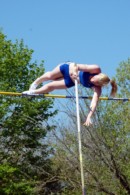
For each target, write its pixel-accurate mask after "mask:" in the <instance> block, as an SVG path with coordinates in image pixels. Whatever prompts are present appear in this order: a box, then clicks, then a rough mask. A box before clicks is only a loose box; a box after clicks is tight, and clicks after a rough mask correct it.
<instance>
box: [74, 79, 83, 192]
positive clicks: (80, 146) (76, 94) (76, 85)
mask: <svg viewBox="0 0 130 195" xmlns="http://www.w3.org/2000/svg"><path fill="white" fill-rule="evenodd" d="M75 96H76V113H77V128H78V142H79V160H80V169H81V182H82V195H86V192H85V184H84V170H83V157H82V142H81V125H80V115H79V97H78V82H77V80H75Z"/></svg>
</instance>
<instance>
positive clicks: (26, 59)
mask: <svg viewBox="0 0 130 195" xmlns="http://www.w3.org/2000/svg"><path fill="white" fill-rule="evenodd" d="M32 53H33V50H31V49H28V47H27V46H24V42H23V40H21V41H20V42H18V41H17V40H16V42H15V43H12V42H11V40H7V37H6V36H5V35H4V34H3V33H2V32H0V78H1V79H0V91H11V92H22V91H24V90H27V89H28V88H29V85H30V83H31V82H32V81H33V80H34V79H35V78H37V77H38V76H39V75H41V74H43V73H44V67H43V62H41V64H40V65H38V64H37V62H31V61H32ZM52 107H53V101H52V100H51V99H44V98H40V99H38V98H30V97H29V98H27V97H13V96H12V97H11V96H10V97H9V96H2V95H1V96H0V145H1V151H0V161H1V165H2V167H1V170H2V173H1V174H4V175H5V180H3V179H2V177H0V183H1V185H2V186H4V187H3V189H1V190H3V191H2V193H3V194H26V190H27V188H29V189H30V192H29V191H28V193H27V194H29V193H30V194H31V188H34V186H35V190H36V191H37V190H38V191H39V192H38V193H39V194H40V190H41V189H39V188H37V186H40V184H41V183H43V182H44V183H46V185H44V187H43V188H42V191H43V192H45V194H48V192H49V188H50V189H51V185H50V184H48V182H47V181H50V177H52V175H51V172H52V169H51V160H50V154H51V153H52V148H50V147H48V145H47V144H46V136H47V133H48V132H49V131H51V129H53V126H50V125H48V124H47V120H48V118H50V117H53V116H54V115H55V114H56V111H52V109H51V108H52ZM3 171H4V172H3ZM8 171H9V172H10V173H9V174H10V177H6V175H7V174H8ZM17 175H19V177H17ZM16 177H17V179H16ZM22 181H24V182H23V183H22ZM29 182H32V183H33V185H31V184H30V183H29ZM16 183H17V184H18V185H16ZM34 183H35V185H34ZM6 184H7V186H6ZM8 184H9V185H8ZM10 184H11V185H10ZM22 184H23V186H24V187H25V186H26V188H25V192H23V190H24V187H23V188H22V190H21V186H22ZM12 185H13V188H11V186H12ZM32 186H33V187H32ZM4 189H6V190H5V191H4ZM16 189H17V190H16ZM11 190H13V191H11ZM15 190H16V192H17V193H15V192H14V191H15ZM8 192H9V193H8ZM33 192H34V191H33Z"/></svg>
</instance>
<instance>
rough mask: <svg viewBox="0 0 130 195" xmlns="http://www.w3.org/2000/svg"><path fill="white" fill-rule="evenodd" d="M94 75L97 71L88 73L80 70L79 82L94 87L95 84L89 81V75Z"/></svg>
mask: <svg viewBox="0 0 130 195" xmlns="http://www.w3.org/2000/svg"><path fill="white" fill-rule="evenodd" d="M95 75H97V73H95V74H91V73H89V72H83V71H80V72H79V80H80V83H81V84H82V85H83V86H84V87H87V88H91V87H94V86H95V85H94V84H93V83H91V82H90V76H95Z"/></svg>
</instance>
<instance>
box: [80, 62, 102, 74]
mask: <svg viewBox="0 0 130 195" xmlns="http://www.w3.org/2000/svg"><path fill="white" fill-rule="evenodd" d="M77 67H78V70H79V71H83V72H90V73H101V68H100V67H99V66H98V65H96V64H92V65H88V64H77Z"/></svg>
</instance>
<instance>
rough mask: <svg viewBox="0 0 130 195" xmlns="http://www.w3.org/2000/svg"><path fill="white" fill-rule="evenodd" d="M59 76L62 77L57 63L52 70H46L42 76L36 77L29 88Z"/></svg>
mask: <svg viewBox="0 0 130 195" xmlns="http://www.w3.org/2000/svg"><path fill="white" fill-rule="evenodd" d="M59 78H63V75H62V73H61V71H60V65H58V66H57V67H56V68H54V70H52V71H48V72H46V73H44V74H43V75H42V76H40V77H38V78H37V79H36V80H35V81H34V82H33V83H32V84H31V86H30V90H33V89H36V87H37V86H38V85H39V84H40V83H42V82H44V81H49V80H56V79H59Z"/></svg>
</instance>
